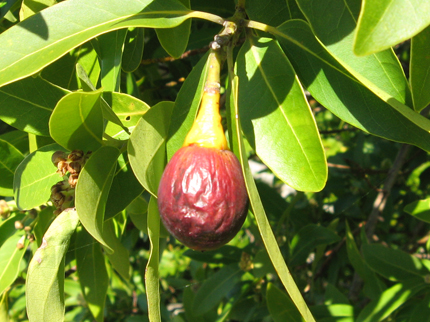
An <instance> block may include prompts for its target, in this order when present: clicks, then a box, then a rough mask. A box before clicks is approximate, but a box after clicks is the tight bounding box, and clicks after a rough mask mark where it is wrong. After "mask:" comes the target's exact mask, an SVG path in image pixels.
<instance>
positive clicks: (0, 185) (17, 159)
mask: <svg viewBox="0 0 430 322" xmlns="http://www.w3.org/2000/svg"><path fill="white" fill-rule="evenodd" d="M22 160H24V155H23V154H22V153H21V151H19V150H18V149H17V148H16V147H14V146H13V145H12V144H10V143H9V142H8V141H5V140H2V139H1V137H0V195H1V196H13V177H14V174H15V169H16V168H17V167H18V165H19V164H20V163H21V161H22Z"/></svg>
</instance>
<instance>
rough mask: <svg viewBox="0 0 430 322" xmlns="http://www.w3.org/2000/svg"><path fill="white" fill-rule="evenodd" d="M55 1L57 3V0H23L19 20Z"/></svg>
mask: <svg viewBox="0 0 430 322" xmlns="http://www.w3.org/2000/svg"><path fill="white" fill-rule="evenodd" d="M55 3H57V1H56V0H39V1H35V0H23V1H22V5H21V10H20V11H19V20H20V21H22V20H24V19H26V18H28V17H30V16H32V15H34V14H35V13H38V12H39V11H42V10H43V9H45V8H48V7H50V6H52V5H54V4H55Z"/></svg>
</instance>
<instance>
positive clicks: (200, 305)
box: [193, 264, 244, 315]
mask: <svg viewBox="0 0 430 322" xmlns="http://www.w3.org/2000/svg"><path fill="white" fill-rule="evenodd" d="M243 274H244V272H243V271H242V270H241V269H240V268H239V266H238V265H237V264H232V265H227V266H224V267H222V268H221V269H220V270H219V271H218V272H216V273H215V274H213V275H212V276H211V277H210V278H208V279H207V280H206V281H205V282H204V283H203V284H202V285H201V286H200V288H199V290H198V291H197V294H196V296H195V299H194V304H193V312H194V314H195V315H202V314H204V313H206V312H207V311H209V310H210V309H212V308H213V307H215V306H216V305H217V304H218V303H219V301H220V300H221V299H222V298H223V297H224V296H225V295H226V294H227V293H228V292H229V291H230V290H232V289H233V287H234V286H235V284H236V283H238V282H239V281H240V278H241V276H242V275H243Z"/></svg>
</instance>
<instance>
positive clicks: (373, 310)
mask: <svg viewBox="0 0 430 322" xmlns="http://www.w3.org/2000/svg"><path fill="white" fill-rule="evenodd" d="M426 287H428V286H427V285H426V284H425V283H424V280H423V279H422V278H414V279H411V280H408V281H404V282H402V283H397V284H394V285H393V286H392V287H390V288H389V289H387V290H386V291H384V292H383V293H382V294H381V296H380V297H379V298H377V299H374V300H372V301H371V302H370V303H369V304H368V305H366V306H365V307H364V309H363V310H362V311H361V312H360V314H359V315H358V317H357V319H356V322H379V321H383V320H384V319H385V318H386V317H388V316H389V315H390V314H391V313H392V312H394V311H395V310H397V309H398V308H399V307H400V306H401V305H403V304H404V303H405V302H406V301H407V300H408V299H410V298H411V297H412V296H414V295H415V294H416V293H417V292H419V291H420V290H422V289H424V288H426Z"/></svg>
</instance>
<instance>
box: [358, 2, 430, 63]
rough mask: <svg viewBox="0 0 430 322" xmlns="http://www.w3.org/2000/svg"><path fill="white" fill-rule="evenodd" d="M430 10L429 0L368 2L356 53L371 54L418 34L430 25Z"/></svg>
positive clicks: (359, 28) (360, 18)
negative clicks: (429, 13)
mask: <svg viewBox="0 0 430 322" xmlns="http://www.w3.org/2000/svg"><path fill="white" fill-rule="evenodd" d="M429 11H430V2H428V1H420V0H410V1H403V0H380V1H369V0H366V1H364V2H363V5H362V9H361V12H360V17H359V18H358V27H357V31H356V34H355V43H354V52H355V53H356V54H357V55H359V56H364V55H369V54H371V53H374V52H377V51H381V50H384V49H386V48H389V47H391V46H394V45H396V44H398V43H400V42H402V41H405V40H407V39H409V38H411V37H413V36H415V35H416V34H418V33H419V32H420V31H421V30H423V29H424V28H425V27H427V26H428V25H429V24H430V16H429V15H428V12H429Z"/></svg>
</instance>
